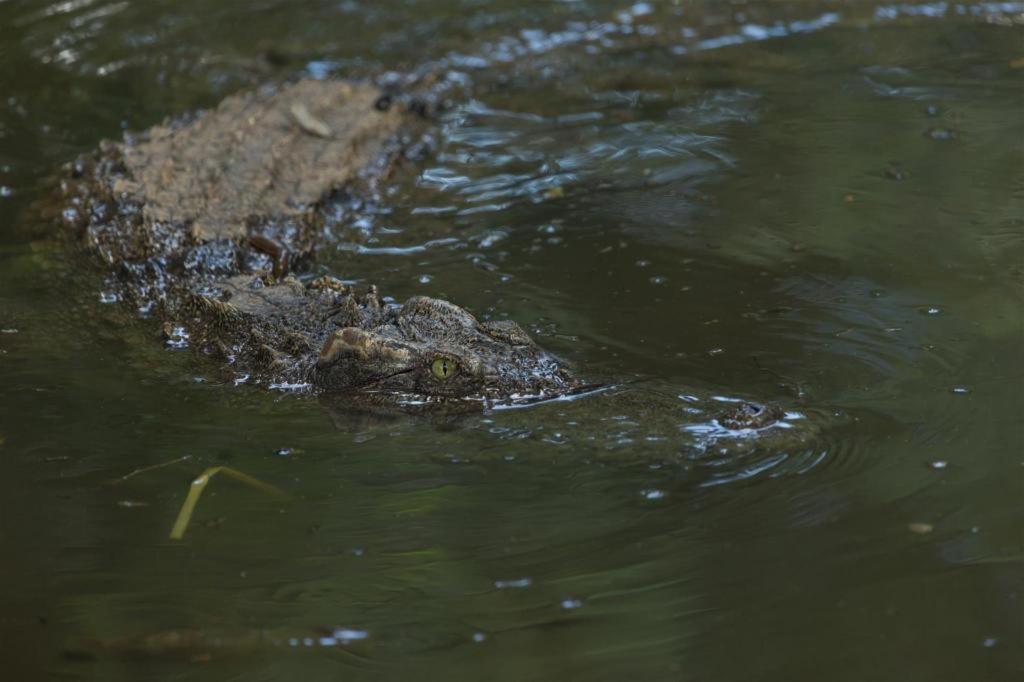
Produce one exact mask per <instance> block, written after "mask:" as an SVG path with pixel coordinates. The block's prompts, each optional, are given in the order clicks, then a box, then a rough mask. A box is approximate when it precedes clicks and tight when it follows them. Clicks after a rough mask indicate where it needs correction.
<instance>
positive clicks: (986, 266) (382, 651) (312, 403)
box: [0, 0, 1024, 680]
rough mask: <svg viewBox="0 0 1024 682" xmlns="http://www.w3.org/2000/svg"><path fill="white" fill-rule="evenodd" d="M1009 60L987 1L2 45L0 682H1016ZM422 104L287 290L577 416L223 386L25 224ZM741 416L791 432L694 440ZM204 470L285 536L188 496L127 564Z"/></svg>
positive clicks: (1020, 315)
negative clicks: (220, 125) (285, 102)
mask: <svg viewBox="0 0 1024 682" xmlns="http://www.w3.org/2000/svg"><path fill="white" fill-rule="evenodd" d="M1022 60H1024V5H1021V4H1020V3H964V4H954V3H948V4H947V3H933V4H884V3H882V4H879V3H841V2H792V3H784V2H783V3H779V2H771V3H764V2H751V3H729V4H725V3H714V2H679V3H650V4H648V3H637V4H634V5H629V4H628V3H626V4H618V3H613V2H604V1H597V0H593V1H578V2H560V3H546V2H545V3H541V2H515V3H512V2H503V1H498V2H456V1H446V2H432V3H429V4H428V3H421V2H413V1H411V0H406V1H404V2H397V1H395V2H374V3H370V2H358V1H346V2H302V3H294V2H273V1H269V2H254V1H252V0H246V1H240V0H239V1H221V2H198V1H193V2H180V1H179V2H146V3H133V2H104V1H102V0H78V1H75V2H63V3H49V2H45V1H35V0H32V1H22V2H9V3H4V4H2V5H0V92H2V93H3V95H2V96H3V98H4V99H3V104H2V107H0V457H2V461H3V464H4V471H3V476H0V500H2V502H0V543H2V555H3V557H4V558H3V560H0V581H2V582H0V584H2V586H3V587H2V590H0V660H2V662H3V667H4V670H5V671H7V673H6V674H7V675H8V676H9V677H10V678H11V679H19V680H31V679H46V678H53V679H76V680H77V679H81V680H120V679H124V680H135V679H141V678H160V679H182V680H185V679H187V680H223V679H246V680H290V679H296V678H298V677H304V678H307V679H326V678H328V676H330V677H331V678H338V677H345V678H363V677H365V678H377V679H404V678H406V677H408V676H409V675H412V674H415V675H417V676H419V677H423V678H426V679H453V680H457V679H467V680H477V679H495V680H505V679H507V680H523V679H552V680H565V679H573V680H576V679H579V680H584V679H585V680H603V679H608V680H617V679H623V678H627V677H628V678H640V677H645V678H648V679H683V680H748V679H749V680H794V679H815V680H817V679H822V678H827V679H833V680H863V679H890V678H891V679H896V678H900V679H922V680H925V679H927V680H940V679H972V680H1003V679H1006V680H1009V679H1019V676H1020V675H1021V673H1022V672H1024V665H1022V661H1024V615H1022V614H1024V604H1022V600H1024V596H1022V590H1024V573H1022V559H1024V514H1022V509H1021V500H1022V493H1024V455H1022V447H1021V445H1022V442H1024V429H1022V426H1021V421H1020V420H1021V404H1022V402H1021V388H1020V387H1021V385H1022V380H1024V370H1022V367H1024V350H1022V349H1024V345H1022V341H1024V312H1022V311H1024V307H1022V303H1024V300H1022V299H1024V265H1022V264H1024V117H1022V116H1021V115H1020V113H1021V111H1024V61H1022ZM428 68H433V69H439V70H447V71H448V72H449V73H450V74H451V76H450V77H451V78H452V80H453V81H454V82H457V83H458V87H456V88H454V89H453V91H452V92H453V95H452V103H451V104H452V106H451V108H450V109H449V110H448V111H446V112H445V113H444V114H443V115H442V117H441V120H440V122H439V127H438V130H437V132H436V138H437V142H438V145H437V146H438V149H437V153H436V154H435V155H434V156H433V157H432V158H430V159H428V160H426V161H424V162H423V163H422V164H421V165H420V166H419V167H417V168H415V169H411V170H410V171H409V172H407V173H405V174H404V175H401V176H400V177H398V178H396V180H395V182H394V184H393V186H391V187H389V188H388V190H387V192H386V193H385V196H384V197H383V200H382V202H381V203H380V205H379V206H377V207H375V208H374V210H372V211H368V212H366V213H365V214H364V215H361V216H360V217H359V219H358V220H356V221H355V222H354V223H353V224H351V225H348V226H346V227H344V228H343V229H341V230H339V231H338V233H337V234H334V235H333V239H332V242H331V243H330V244H328V245H327V246H325V248H324V249H323V250H322V251H321V253H320V258H319V261H318V264H317V267H319V268H323V269H324V270H328V271H331V272H334V273H336V274H340V275H343V276H344V277H345V278H347V279H352V280H355V281H357V282H360V283H363V284H369V283H372V282H375V283H377V284H379V285H380V286H381V288H382V290H383V291H384V292H385V293H387V294H389V295H391V296H393V297H395V299H397V300H404V298H405V297H407V296H410V295H415V294H427V295H432V296H443V297H447V298H450V299H451V300H453V301H455V302H458V303H459V304H461V305H464V306H466V307H468V308H470V309H472V310H473V311H475V312H476V313H477V314H479V315H481V316H488V317H502V316H508V317H510V318H512V319H515V320H516V321H518V322H520V323H521V324H523V325H524V326H526V327H527V328H529V329H530V330H531V332H532V333H533V334H534V335H535V336H536V337H537V338H538V340H539V341H540V342H541V343H542V344H543V345H544V346H545V347H547V348H550V349H551V350H553V351H555V352H557V353H559V354H560V355H561V356H563V357H565V358H566V359H568V360H570V361H571V362H573V363H574V364H575V365H576V366H577V368H578V370H579V371H580V372H581V373H582V374H583V375H584V376H587V377H590V378H593V379H595V380H606V381H611V382H613V383H614V384H615V385H616V386H617V387H616V388H615V389H614V390H610V391H606V392H604V393H601V394H599V395H595V396H590V397H588V398H585V399H581V400H575V401H571V402H556V403H551V404H546V405H540V406H536V407H532V408H530V409H525V410H506V411H496V412H492V413H487V414H483V415H478V416H473V417H469V418H466V419H461V420H450V419H439V418H438V419H432V418H422V417H420V418H399V417H380V416H367V415H354V414H351V413H349V412H345V411H344V410H338V409H337V407H336V406H334V405H332V404H330V403H329V402H325V401H321V400H318V399H316V398H313V397H309V396H304V395H295V394H290V393H285V392H280V391H268V390H265V389H262V388H259V387H250V386H239V387H236V386H232V385H230V383H229V384H225V383H224V382H223V381H222V380H220V378H219V376H220V375H219V374H218V373H217V371H216V368H215V367H214V366H211V365H209V364H207V363H205V362H204V361H202V360H201V359H198V358H196V357H194V356H193V355H191V354H190V353H189V352H188V351H175V350H169V349H165V348H164V347H163V346H162V345H161V343H160V342H159V340H158V339H157V335H156V330H155V329H153V328H152V323H147V322H146V321H145V320H141V319H139V318H138V317H137V316H136V315H134V314H133V312H132V311H130V310H125V309H122V308H121V307H120V306H119V305H117V304H104V303H102V302H101V297H102V294H103V292H104V282H103V276H102V273H101V272H100V271H99V270H97V269H94V268H92V266H91V264H90V261H89V259H88V258H87V257H85V256H83V255H82V254H79V253H77V252H76V251H75V250H74V249H69V248H68V246H67V245H66V244H64V243H63V242H62V240H61V239H59V238H57V237H56V236H55V233H54V228H53V227H52V226H51V225H50V223H48V222H47V221H46V220H45V219H44V218H42V217H40V216H41V213H44V212H45V211H43V210H42V209H41V208H40V203H43V204H45V199H46V196H47V193H48V188H49V187H51V186H52V182H53V180H52V178H53V176H54V173H55V170H56V169H58V168H59V166H60V165H61V164H62V163H64V162H66V161H68V160H70V159H72V158H74V157H75V155H77V154H80V153H84V152H87V151H88V150H90V149H92V148H93V147H95V145H96V144H97V143H98V142H99V140H100V139H102V138H104V137H112V136H118V135H120V134H121V131H122V130H124V129H141V128H145V127H147V126H149V125H152V124H154V123H156V122H158V121H160V120H161V119H162V118H163V117H165V116H167V115H170V114H176V113H181V112H185V111H189V110H192V109H195V108H198V107H203V106H209V105H211V104H213V103H215V102H216V101H218V100H219V99H220V98H222V97H224V96H225V95H227V94H229V93H231V92H235V91H237V90H240V89H244V88H246V87H252V86H254V85H256V84H258V83H262V82H266V81H268V80H281V79H284V78H287V77H290V76H294V75H295V74H306V75H312V76H315V77H336V76H341V77H380V76H381V75H382V74H384V73H386V72H387V71H389V70H395V71H410V70H416V69H428ZM741 397H742V398H754V399H758V400H772V401H777V402H779V403H781V404H784V405H786V406H787V409H789V410H791V411H792V412H793V413H794V415H796V417H795V419H796V421H795V423H797V424H798V425H800V426H812V427H813V429H811V430H809V431H807V432H808V433H811V434H812V435H811V436H809V437H806V438H799V439H787V438H785V437H784V436H785V435H786V434H769V436H768V437H762V438H759V439H746V440H741V441H737V440H736V439H726V440H721V439H720V438H719V436H720V435H721V434H720V433H718V432H716V431H715V430H714V428H713V425H712V424H710V422H709V418H708V416H707V415H708V410H709V409H711V408H712V407H713V405H714V404H715V402H716V401H715V398H718V399H725V400H728V399H735V398H741ZM801 433H803V431H801ZM186 455H188V456H189V458H188V459H181V458H183V457H184V456H186ZM174 460H180V461H176V462H175V463H173V464H171V465H169V466H166V467H162V468H157V469H152V470H149V471H145V472H143V473H139V474H138V475H133V476H130V477H128V478H123V477H125V476H126V475H128V474H130V473H131V472H133V471H135V470H137V469H140V468H144V467H148V466H151V465H155V464H161V463H165V462H171V461H174ZM220 464H224V465H228V466H232V467H236V468H238V469H241V470H243V471H245V472H247V473H249V474H251V475H254V476H257V477H259V478H261V479H262V480H265V481H267V482H270V483H273V484H274V485H277V486H279V487H281V488H283V489H285V490H286V491H287V492H288V493H289V494H291V495H292V496H293V500H292V501H291V502H288V503H281V502H278V501H276V500H273V499H271V498H269V497H265V496H262V495H260V494H258V493H256V492H253V491H251V490H249V489H246V488H244V487H242V486H239V485H237V484H234V483H233V482H231V481H228V480H218V481H215V482H214V483H213V484H212V485H211V486H210V488H209V489H208V491H207V493H206V496H205V497H204V499H203V501H202V503H201V504H200V507H199V510H198V512H197V516H196V519H195V523H194V525H193V527H192V528H190V530H189V532H188V534H187V535H186V537H185V539H184V541H182V542H172V541H170V540H168V539H167V534H168V532H169V530H170V526H171V524H172V523H173V521H174V517H175V515H176V513H177V511H178V508H179V506H180V504H181V503H182V500H183V499H184V495H185V493H186V490H187V488H188V484H189V481H190V480H191V478H192V477H194V476H195V475H196V474H198V473H199V472H200V471H201V470H202V469H203V468H205V467H207V466H215V465H220ZM185 631H190V632H198V633H201V636H202V637H204V638H206V639H205V641H202V642H199V643H198V644H196V646H192V647H187V648H186V650H185V651H184V652H182V653H181V654H180V655H172V652H167V651H158V652H155V653H157V654H159V655H155V656H129V655H127V654H128V653H130V652H128V651H127V649H129V648H131V646H129V644H128V640H129V639H130V638H133V637H140V636H147V635H157V636H161V633H163V635H162V637H163V638H164V639H158V640H153V641H156V642H158V643H160V642H163V643H164V644H166V642H167V641H168V640H167V633H170V632H185ZM218 637H219V638H221V640H222V644H221V645H215V644H213V643H211V642H210V640H211V639H213V638H218ZM261 637H262V639H261ZM307 639H308V645H307ZM97 641H101V642H104V641H105V642H108V643H111V642H116V641H121V642H122V643H124V645H123V647H122V648H121V649H118V647H117V646H114V647H113V648H114V650H113V651H108V652H103V651H100V650H99V649H98V648H97V646H96V645H95V642H97ZM134 644H137V642H134V643H133V644H132V646H134ZM156 648H160V647H156ZM164 648H166V647H164ZM151 653H152V652H151ZM69 654H73V655H70V656H69ZM81 659H87V660H81Z"/></svg>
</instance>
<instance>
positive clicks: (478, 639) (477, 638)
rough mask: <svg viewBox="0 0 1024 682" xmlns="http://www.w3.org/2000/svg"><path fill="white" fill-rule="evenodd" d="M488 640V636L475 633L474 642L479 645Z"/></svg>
mask: <svg viewBox="0 0 1024 682" xmlns="http://www.w3.org/2000/svg"><path fill="white" fill-rule="evenodd" d="M486 639H487V635H485V634H484V633H482V632H474V633H473V641H474V642H476V643H477V644H479V643H480V642H483V641H485V640H486Z"/></svg>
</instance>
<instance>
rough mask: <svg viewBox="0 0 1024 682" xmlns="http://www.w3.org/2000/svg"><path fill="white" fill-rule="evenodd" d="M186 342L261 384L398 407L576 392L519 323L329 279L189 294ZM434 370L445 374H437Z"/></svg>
mask: <svg viewBox="0 0 1024 682" xmlns="http://www.w3.org/2000/svg"><path fill="white" fill-rule="evenodd" d="M185 317H186V319H187V320H189V321H190V326H188V333H189V336H190V341H191V342H192V343H193V344H194V345H197V346H198V347H200V348H203V349H204V350H206V351H207V352H211V353H213V354H216V355H219V356H221V357H223V358H225V359H227V360H228V361H230V362H232V363H233V365H234V366H235V367H236V368H237V370H236V371H239V372H244V373H246V374H249V373H251V374H252V377H253V378H255V379H257V380H260V381H262V382H266V383H271V384H277V385H285V386H292V387H302V386H310V387H314V388H316V389H319V390H323V391H330V392H338V393H354V392H360V393H373V394H375V395H377V396H380V395H388V396H392V397H394V398H395V399H398V400H402V401H405V402H422V401H451V400H471V401H489V402H493V401H505V400H519V399H533V398H539V397H549V396H556V395H561V394H565V393H567V392H570V391H573V390H575V389H577V388H578V387H579V382H578V381H577V380H576V379H574V378H573V377H572V376H571V375H570V374H569V373H568V372H567V371H566V370H565V369H564V368H562V367H561V366H560V363H559V362H558V360H556V359H555V358H554V357H553V356H552V355H550V354H549V353H547V352H545V351H544V350H542V349H540V348H539V347H538V346H537V345H536V344H534V343H533V341H532V340H531V339H530V337H529V335H528V334H526V332H524V331H523V330H522V329H521V328H520V327H519V326H518V325H517V324H515V323H514V322H510V321H499V322H481V321H479V320H477V319H476V318H475V317H473V315H472V314H470V313H469V312H468V311H466V310H465V309H463V308H460V307H459V306H456V305H454V304H452V303H449V302H447V301H442V300H440V299H435V298H427V297H425V296H419V297H415V298H411V299H409V300H408V301H407V302H406V303H405V304H404V305H401V306H388V305H385V304H383V302H382V301H381V299H380V298H379V297H378V295H377V293H376V291H375V290H373V289H371V290H370V291H369V292H367V293H365V294H364V295H361V296H360V295H358V294H357V293H355V292H353V291H352V290H350V289H349V288H348V287H345V286H344V285H343V284H341V283H340V282H338V281H337V280H334V279H332V278H327V277H322V278H320V279H317V280H314V281H313V282H310V283H309V284H303V283H301V282H299V281H298V280H296V279H294V278H287V279H285V280H284V281H283V282H281V283H278V284H273V285H268V284H266V280H265V278H264V277H260V276H251V275H250V276H245V275H243V276H239V277H233V278H230V279H227V280H223V281H221V282H218V283H217V284H216V285H215V286H214V287H213V289H212V290H211V289H209V288H208V289H207V290H206V291H205V292H204V293H202V294H194V295H193V296H192V298H191V300H190V304H189V306H188V309H187V312H186V316H185ZM438 361H446V362H448V363H449V364H448V367H450V368H451V369H450V370H449V372H448V373H446V374H445V375H444V376H440V375H439V374H438V373H436V372H435V371H434V364H435V363H436V362H438Z"/></svg>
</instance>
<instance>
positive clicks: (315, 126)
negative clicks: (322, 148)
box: [290, 102, 334, 139]
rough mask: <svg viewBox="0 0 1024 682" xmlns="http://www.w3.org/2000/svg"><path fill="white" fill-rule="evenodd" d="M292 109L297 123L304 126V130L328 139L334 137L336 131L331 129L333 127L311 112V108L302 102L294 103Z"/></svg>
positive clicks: (301, 126)
mask: <svg viewBox="0 0 1024 682" xmlns="http://www.w3.org/2000/svg"><path fill="white" fill-rule="evenodd" d="M290 111H291V114H292V118H293V119H295V123H297V124H298V126H299V127H300V128H302V131H303V132H305V133H309V134H310V135H314V136H316V137H323V138H328V139H329V138H332V137H334V131H333V130H331V127H330V126H329V125H327V124H326V123H324V122H323V121H321V120H320V119H318V118H317V117H316V116H314V115H313V114H311V113H309V109H307V108H306V105H305V104H303V103H302V102H295V103H294V104H292V106H291V109H290Z"/></svg>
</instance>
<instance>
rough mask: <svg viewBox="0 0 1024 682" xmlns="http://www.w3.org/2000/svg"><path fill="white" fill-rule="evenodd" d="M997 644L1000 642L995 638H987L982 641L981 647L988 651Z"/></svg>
mask: <svg viewBox="0 0 1024 682" xmlns="http://www.w3.org/2000/svg"><path fill="white" fill-rule="evenodd" d="M996 644H999V640H998V639H996V638H995V637H986V638H985V639H983V640H981V645H982V646H983V647H985V648H986V649H991V648H992V647H994V646H995V645H996Z"/></svg>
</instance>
